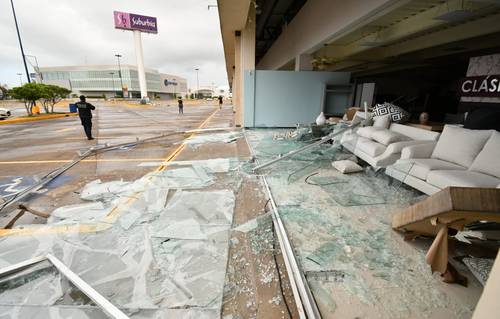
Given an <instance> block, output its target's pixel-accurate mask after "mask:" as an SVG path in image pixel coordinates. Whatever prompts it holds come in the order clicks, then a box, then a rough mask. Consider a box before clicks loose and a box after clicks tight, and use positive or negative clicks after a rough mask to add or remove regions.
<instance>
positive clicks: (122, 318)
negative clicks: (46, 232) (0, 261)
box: [0, 254, 130, 319]
mask: <svg viewBox="0 0 500 319" xmlns="http://www.w3.org/2000/svg"><path fill="white" fill-rule="evenodd" d="M45 260H48V261H49V262H50V263H51V264H52V265H53V266H54V267H56V269H57V270H58V271H59V272H60V273H61V274H63V276H64V277H66V278H67V279H68V280H69V281H70V282H71V283H73V285H75V286H76V287H77V288H78V289H80V291H81V292H83V293H84V294H85V295H86V296H87V297H89V298H90V299H91V300H92V301H93V302H94V303H95V304H96V305H97V306H98V307H99V308H101V309H102V310H103V311H104V313H105V314H106V315H107V316H108V317H110V318H114V319H130V317H129V316H127V315H126V314H125V313H123V312H122V311H121V310H120V309H118V308H117V307H116V306H115V305H113V304H112V303H111V302H109V301H108V300H107V299H106V298H104V297H103V296H102V295H101V294H100V293H98V292H97V291H96V290H95V289H94V288H92V287H91V286H90V285H89V284H87V283H86V282H85V281H84V280H83V279H82V278H80V277H79V276H78V275H77V274H75V273H74V272H73V271H71V269H69V268H68V267H67V266H66V265H65V264H64V263H63V262H62V261H61V260H59V259H58V258H57V257H55V256H53V255H51V254H47V255H45V256H38V257H34V258H31V259H27V260H25V261H22V262H19V263H17V264H14V265H10V266H7V267H4V268H2V269H0V277H4V276H8V275H10V274H13V273H15V272H18V271H21V270H23V269H26V268H28V267H30V266H32V265H34V264H37V263H40V262H42V261H45Z"/></svg>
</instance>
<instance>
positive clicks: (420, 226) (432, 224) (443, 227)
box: [392, 187, 500, 277]
mask: <svg viewBox="0 0 500 319" xmlns="http://www.w3.org/2000/svg"><path fill="white" fill-rule="evenodd" d="M482 221H488V222H500V189H499V188H472V187H448V188H445V189H443V190H441V191H440V192H438V193H436V194H434V195H432V196H430V197H428V198H427V199H425V200H423V201H421V202H419V203H416V204H414V205H412V206H410V207H407V208H405V209H402V210H401V211H399V212H396V213H395V214H394V216H393V219H392V228H393V229H395V230H402V231H405V232H410V233H412V234H414V235H426V236H436V238H435V239H434V241H433V243H432V245H431V247H430V248H429V250H428V252H427V255H426V261H427V263H428V264H429V265H430V266H431V269H432V271H433V272H434V271H438V272H440V273H441V274H443V275H444V276H445V277H446V276H447V275H450V273H449V272H450V267H449V264H448V234H449V233H448V232H449V230H450V229H452V230H456V231H462V230H463V229H464V228H465V227H466V226H467V225H469V224H471V223H474V222H482Z"/></svg>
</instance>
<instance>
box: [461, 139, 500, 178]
mask: <svg viewBox="0 0 500 319" xmlns="http://www.w3.org/2000/svg"><path fill="white" fill-rule="evenodd" d="M469 170H471V171H474V172H479V173H484V174H488V175H491V176H494V177H497V178H500V132H497V131H494V132H493V134H491V137H490V138H489V139H488V141H487V142H486V144H484V147H483V149H482V150H481V152H479V154H478V155H477V157H476V158H475V159H474V162H472V165H471V167H470V168H469Z"/></svg>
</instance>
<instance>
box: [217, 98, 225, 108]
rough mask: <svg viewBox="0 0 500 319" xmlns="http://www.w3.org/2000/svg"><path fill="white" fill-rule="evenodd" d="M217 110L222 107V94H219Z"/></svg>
mask: <svg viewBox="0 0 500 319" xmlns="http://www.w3.org/2000/svg"><path fill="white" fill-rule="evenodd" d="M218 99H219V110H220V109H222V103H224V100H223V99H222V95H219V97H218Z"/></svg>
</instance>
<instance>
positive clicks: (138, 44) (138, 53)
mask: <svg viewBox="0 0 500 319" xmlns="http://www.w3.org/2000/svg"><path fill="white" fill-rule="evenodd" d="M133 32H134V44H135V57H136V59H137V74H138V77H139V87H140V89H141V98H146V99H147V97H148V86H147V83H146V72H145V71H144V54H143V53H142V40H141V32H140V31H138V30H134V31H133Z"/></svg>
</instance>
